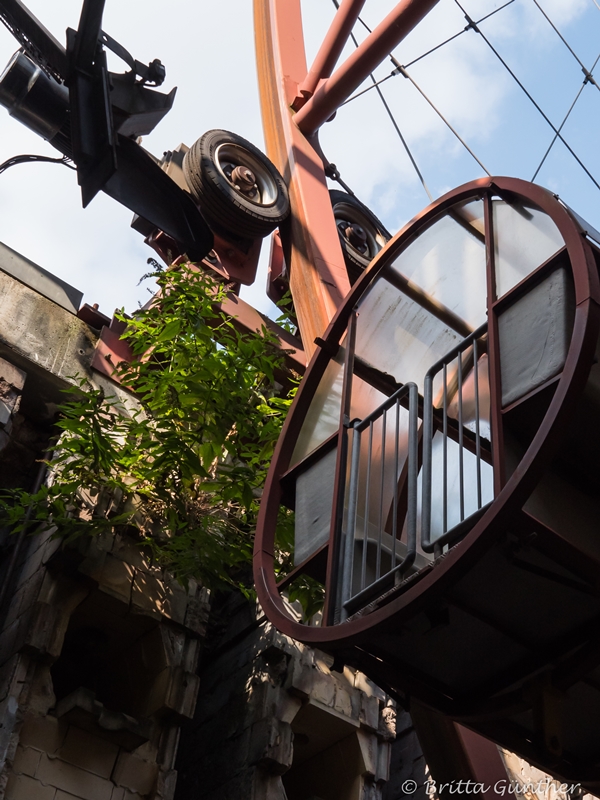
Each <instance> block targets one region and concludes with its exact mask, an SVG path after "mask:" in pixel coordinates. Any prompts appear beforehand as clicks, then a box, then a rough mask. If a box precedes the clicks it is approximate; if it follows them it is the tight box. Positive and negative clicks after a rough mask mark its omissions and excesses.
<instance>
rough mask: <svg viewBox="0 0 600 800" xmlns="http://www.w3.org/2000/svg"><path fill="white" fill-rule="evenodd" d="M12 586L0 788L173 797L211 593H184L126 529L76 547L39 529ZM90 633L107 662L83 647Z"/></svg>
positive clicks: (112, 799)
mask: <svg viewBox="0 0 600 800" xmlns="http://www.w3.org/2000/svg"><path fill="white" fill-rule="evenodd" d="M15 588H16V591H15V592H14V594H13V596H12V598H11V600H10V604H9V608H8V613H7V615H6V618H5V620H4V622H3V625H2V631H1V632H0V704H1V705H0V717H1V718H2V723H3V724H2V728H0V748H1V750H0V756H1V758H2V770H1V772H0V796H4V797H6V798H7V800H38V798H39V800H72V798H81V800H125V799H126V798H127V799H128V800H141V798H148V800H150V798H151V799H152V800H171V799H172V797H173V792H174V787H175V782H176V773H175V771H174V759H175V754H176V750H177V742H178V736H179V728H180V726H181V722H182V721H183V720H184V719H186V718H191V717H192V715H193V711H194V707H195V703H196V695H197V691H198V678H197V676H196V674H195V670H196V662H197V658H198V653H199V642H200V640H201V639H202V637H203V635H204V631H205V624H206V618H207V613H208V594H207V592H206V591H205V590H203V589H202V588H201V587H199V586H197V585H196V584H192V585H191V586H190V587H189V589H188V590H187V591H186V590H184V589H183V588H182V587H181V586H179V585H178V584H176V583H175V582H174V581H173V580H172V578H170V577H169V576H168V575H167V574H165V573H164V572H162V571H161V570H160V569H159V568H157V567H154V566H152V565H151V564H150V563H149V562H148V561H147V560H146V559H144V557H143V555H142V553H141V552H140V549H139V547H137V546H136V544H135V542H133V541H130V540H127V539H126V538H123V537H120V536H106V537H102V538H101V539H90V540H87V541H86V540H81V541H80V542H78V543H77V546H76V547H75V548H73V547H66V546H65V545H64V544H63V543H62V542H61V541H60V540H59V539H54V538H52V537H51V535H50V534H46V535H39V536H36V537H34V538H32V540H31V542H30V546H29V548H28V550H27V552H25V553H24V554H23V564H22V569H21V570H20V575H19V579H18V582H17V584H16V587H15ZM90 632H92V634H91V633H90ZM90 635H93V636H96V637H100V643H101V648H100V650H99V651H98V652H97V653H94V652H91V655H92V656H94V657H96V658H98V659H101V660H102V661H101V666H102V669H101V670H94V668H93V665H92V664H91V663H90V661H89V659H88V660H87V661H86V657H87V656H88V655H90V653H87V655H86V651H85V648H84V649H83V651H82V650H81V646H82V642H85V641H88V642H89V641H90ZM69 637H71V640H72V641H74V642H75V644H76V645H78V646H79V650H77V648H75V649H73V648H72V649H71V650H70V651H69V648H68V646H67V645H66V644H65V643H67V644H68V642H69ZM73 654H75V658H74V657H73ZM77 658H79V659H80V661H79V662H78V661H77ZM81 659H83V660H81ZM82 669H87V673H88V674H87V677H86V676H84V677H83V678H82V681H83V685H82V686H78V685H77V684H78V682H79V678H80V676H81V674H82V672H81V670H82ZM78 670H79V671H78ZM94 675H96V676H98V675H99V676H100V679H101V680H100V681H99V682H97V683H94V684H93V683H91V682H90V681H91V680H92V678H93V677H94ZM102 678H106V680H102ZM57 687H58V688H59V689H60V694H59V693H58V691H57ZM65 692H66V694H65Z"/></svg>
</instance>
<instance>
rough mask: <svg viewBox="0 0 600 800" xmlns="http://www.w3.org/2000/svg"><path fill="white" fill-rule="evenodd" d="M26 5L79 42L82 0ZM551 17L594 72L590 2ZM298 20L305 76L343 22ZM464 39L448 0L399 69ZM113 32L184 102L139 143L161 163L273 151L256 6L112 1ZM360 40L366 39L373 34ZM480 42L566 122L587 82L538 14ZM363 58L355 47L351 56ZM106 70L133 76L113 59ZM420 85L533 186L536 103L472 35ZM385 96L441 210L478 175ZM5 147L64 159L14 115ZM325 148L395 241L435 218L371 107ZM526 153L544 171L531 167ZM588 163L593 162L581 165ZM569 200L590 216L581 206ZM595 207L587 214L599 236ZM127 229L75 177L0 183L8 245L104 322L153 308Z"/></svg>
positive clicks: (124, 219) (426, 70) (2, 46)
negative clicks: (207, 134) (208, 153)
mask: <svg viewBox="0 0 600 800" xmlns="http://www.w3.org/2000/svg"><path fill="white" fill-rule="evenodd" d="M27 2H28V5H29V6H30V7H31V9H32V10H33V11H34V13H36V14H37V15H38V16H39V17H40V19H41V20H42V21H43V22H44V23H45V24H46V25H47V27H49V28H50V29H51V30H52V32H53V33H54V34H55V36H56V37H57V38H58V39H59V40H60V41H64V31H65V28H66V27H67V26H71V27H76V26H77V23H78V17H79V10H80V5H81V0H54V2H52V3H51V4H49V3H48V0H27ZM461 2H462V0H461ZM540 2H541V3H542V5H543V7H544V8H545V9H546V11H547V13H548V14H549V15H550V17H551V18H552V19H553V21H554V22H555V23H556V24H557V25H558V26H559V27H560V28H561V30H562V31H563V33H564V34H565V35H568V39H569V41H570V42H572V43H573V46H574V47H575V49H576V50H577V51H578V52H581V53H582V55H585V57H586V58H587V57H588V54H589V53H592V52H594V55H592V56H591V57H590V59H591V60H593V58H595V55H596V54H597V52H595V48H596V47H597V41H598V38H599V37H598V33H600V11H598V10H597V9H596V8H595V7H594V5H593V2H592V0H540ZM464 3H465V7H466V8H467V11H468V13H470V14H471V15H473V16H474V17H477V18H480V17H481V16H484V15H485V14H487V13H489V12H491V11H493V10H494V9H495V8H498V7H499V6H500V5H501V4H502V0H464ZM302 5H303V12H304V15H305V20H304V35H305V41H306V46H307V52H308V62H309V64H310V62H311V60H312V58H313V57H314V54H315V52H316V50H317V48H318V46H319V43H320V41H321V40H322V37H323V35H324V33H325V32H326V30H327V27H328V25H329V23H330V21H331V19H332V16H333V12H334V8H333V4H332V3H331V2H330V0H302ZM394 5H395V0H367V3H366V4H365V8H364V18H365V19H366V20H367V21H368V23H369V24H371V25H375V24H377V23H378V21H379V20H381V19H382V18H383V17H384V16H385V14H386V13H387V12H388V11H389V10H390V9H391V8H392V7H393V6H394ZM465 24H466V22H465V19H464V17H463V15H462V12H461V11H460V9H459V8H458V7H457V5H456V4H455V3H454V2H453V1H452V0H440V3H439V4H438V5H437V6H436V8H435V9H434V11H433V12H432V13H431V14H430V15H429V16H428V17H427V18H426V19H425V20H424V22H423V23H422V24H421V25H420V26H419V27H418V28H417V29H416V30H415V31H413V32H412V33H411V34H410V35H409V36H408V37H407V38H406V40H405V41H404V42H403V43H401V45H400V46H399V47H398V48H396V50H395V55H396V57H397V58H398V60H399V61H400V62H401V63H408V62H410V61H411V60H412V59H414V58H416V57H417V56H419V55H420V54H421V53H423V52H425V51H426V50H428V49H430V48H431V47H433V46H435V45H436V44H438V43H439V42H441V41H443V40H444V39H446V38H447V37H448V36H451V35H452V34H454V33H456V32H458V31H460V30H462V29H463V28H464V27H465ZM104 28H105V29H106V30H107V31H108V32H109V33H110V34H111V35H112V36H113V37H114V38H115V39H117V41H119V42H120V43H121V44H123V45H124V46H125V47H126V48H127V49H128V50H129V51H130V52H131V53H132V54H133V55H134V57H135V58H137V59H139V60H140V61H146V62H147V61H149V60H151V59H153V58H160V59H161V60H162V61H163V63H164V64H165V66H166V69H167V80H166V84H165V88H166V89H170V88H171V87H172V86H174V85H177V86H178V87H179V89H178V95H177V98H176V101H175V106H174V108H173V110H172V111H171V112H170V113H169V114H168V115H167V117H166V118H165V119H164V120H163V122H162V123H161V124H160V125H159V126H158V127H157V129H156V131H155V132H154V133H153V134H152V135H151V136H149V137H148V138H147V139H146V140H145V142H144V144H145V146H147V147H148V148H149V149H150V150H152V152H154V153H156V154H160V153H161V152H162V151H163V150H165V149H168V148H172V147H173V146H175V145H177V144H178V143H179V142H181V141H184V142H186V143H187V144H191V143H192V142H193V141H194V140H195V139H196V138H198V137H199V136H200V135H201V134H202V133H203V132H204V131H206V130H208V129H210V128H216V127H223V128H226V129H228V130H233V131H235V132H237V133H239V134H241V135H243V136H245V137H246V138H248V139H250V140H251V141H253V142H254V143H255V144H257V145H258V146H262V144H263V136H262V129H261V120H260V109H259V101H258V92H257V86H256V69H255V63H254V32H253V19H252V2H251V0H222V2H220V3H215V2H208V1H207V0H205V2H190V0H171V2H170V3H169V4H168V5H165V4H164V2H159V1H158V0H124V2H123V1H122V2H120V3H117V2H116V0H107V3H106V8H105V17H104ZM356 30H357V35H358V36H359V38H360V39H362V38H364V36H365V35H366V32H365V31H363V30H362V29H361V28H360V27H357V29H356ZM482 30H484V32H486V34H487V35H489V37H490V39H491V40H492V41H493V42H494V44H495V45H496V46H497V47H498V49H499V50H500V51H501V52H502V53H504V54H507V58H508V59H509V60H510V63H511V64H513V65H514V67H515V69H516V70H517V72H519V74H521V73H524V74H525V76H526V79H527V81H528V85H531V86H532V87H533V90H534V93H536V96H540V97H541V98H542V102H543V103H544V104H545V107H547V108H548V109H549V111H551V112H552V113H553V114H554V116H555V117H557V118H560V115H561V114H562V113H564V111H563V109H565V108H567V107H568V104H569V103H570V102H571V99H572V97H573V96H574V94H575V91H576V90H577V88H578V85H580V82H581V73H580V70H579V67H578V65H577V64H576V63H575V62H574V61H573V59H572V57H571V56H570V55H569V54H568V53H567V52H566V50H565V48H564V46H563V45H562V44H561V43H560V41H559V40H558V37H557V36H556V34H555V33H554V31H552V29H551V28H550V26H549V25H548V23H547V22H546V20H544V18H543V16H542V15H541V14H540V12H539V11H538V10H537V9H536V8H535V5H534V4H533V3H532V2H530V0H526V1H525V0H523V1H521V0H516V1H515V2H514V3H512V5H511V6H509V7H508V8H507V9H505V10H503V11H500V12H499V13H498V14H496V15H495V16H494V17H492V18H491V19H490V20H488V21H487V22H485V23H482ZM16 49H17V44H16V42H14V40H13V39H12V38H11V37H10V35H9V34H8V32H7V31H5V30H4V29H0V68H1V67H2V66H3V64H4V63H6V62H7V61H8V59H9V57H10V55H11V54H12V53H13V52H14V50H16ZM352 49H353V46H352V45H351V44H349V45H348V47H347V48H346V51H345V52H346V53H348V52H350V51H351V50H352ZM111 66H112V67H113V68H115V69H122V68H123V67H122V65H121V64H119V63H117V62H115V60H114V59H112V57H111ZM391 69H392V65H391V64H390V63H389V61H386V62H385V63H384V64H383V65H382V66H381V67H380V68H379V69H378V70H377V71H376V74H377V76H378V77H380V78H381V77H384V76H385V75H386V74H389V72H390V70H391ZM410 72H411V74H412V75H413V76H414V78H415V80H417V81H418V83H419V84H420V85H421V86H422V88H423V90H424V91H425V92H426V93H427V94H428V95H429V96H430V97H431V98H432V100H433V101H434V102H435V103H436V105H438V106H439V108H440V110H441V111H442V113H444V114H445V115H446V116H447V117H448V119H449V121H450V122H451V123H452V124H453V125H454V126H455V127H456V129H457V130H458V131H459V133H460V134H461V135H462V136H463V137H464V138H465V139H466V140H467V142H468V143H469V145H470V146H472V148H473V149H474V151H475V152H476V153H477V154H478V155H479V156H480V158H481V159H482V161H484V163H486V165H487V166H488V167H489V169H490V170H491V171H492V172H493V171H495V170H496V169H497V167H496V165H497V164H501V165H503V169H504V171H507V170H510V171H512V172H513V173H515V174H517V175H519V176H521V177H530V174H531V169H532V168H531V163H533V161H535V158H536V157H537V155H536V154H537V153H538V152H539V151H540V143H539V130H540V127H539V126H537V127H535V128H532V129H531V130H532V131H534V133H530V131H529V127H528V126H529V124H530V123H529V122H528V120H530V119H534V118H535V112H532V111H531V110H530V109H529V108H528V107H527V114H529V113H531V115H532V116H531V117H528V116H527V115H526V114H525V113H524V112H523V108H525V107H526V104H527V101H523V100H522V99H521V96H520V94H519V90H518V89H517V88H516V87H515V85H514V83H513V82H512V80H511V79H510V77H509V76H508V75H507V73H506V72H505V71H504V69H503V67H502V66H501V65H500V64H499V63H498V61H497V60H496V59H495V57H494V56H493V54H492V53H491V52H490V51H489V49H488V48H487V46H486V45H485V43H484V42H483V40H482V39H481V37H479V36H478V35H477V34H476V33H474V32H473V31H469V32H467V33H464V34H462V35H461V36H459V37H458V38H457V39H456V40H455V41H454V42H453V43H451V44H448V45H446V46H445V47H443V48H441V49H440V50H438V51H437V52H436V53H435V54H432V55H431V56H428V57H427V58H425V59H423V60H422V61H419V62H418V63H417V64H415V65H414V66H413V67H412V68H411V70H410ZM366 85H368V84H367V83H366V84H365V86H366ZM383 91H384V93H385V96H386V98H387V99H388V102H389V104H390V107H391V108H392V110H393V113H394V115H395V117H396V119H397V121H398V124H399V125H400V127H401V129H402V131H403V133H404V135H405V137H406V139H407V141H408V143H409V146H410V147H411V150H412V151H413V153H414V156H415V158H416V159H417V161H418V163H419V165H420V167H421V170H422V172H423V173H424V176H425V179H426V181H427V183H428V184H429V186H430V188H431V189H432V191H433V192H434V194H439V193H441V192H442V191H444V190H445V189H446V188H447V187H448V186H451V185H458V184H460V183H462V182H463V181H465V180H467V179H470V178H472V177H475V176H477V175H480V174H481V169H480V168H479V167H478V166H477V165H476V164H475V163H474V162H473V161H472V159H471V158H470V157H469V156H468V155H467V154H466V153H465V152H464V150H463V148H462V146H461V145H460V144H458V143H457V142H456V140H455V139H454V137H453V136H452V134H451V133H450V132H449V131H448V129H447V128H446V127H445V125H444V124H443V123H442V122H441V121H440V120H439V118H438V117H437V116H436V115H435V113H434V112H433V111H432V110H431V109H430V108H429V107H428V106H427V104H426V103H425V101H424V100H423V99H422V98H421V97H420V96H419V95H418V93H417V92H416V91H415V90H414V88H413V87H412V86H410V84H409V83H408V82H407V81H406V80H405V79H404V78H402V77H394V78H391V79H390V80H389V81H387V82H386V83H385V84H383ZM586 91H587V90H586ZM594 100H595V97H594ZM0 131H1V136H0V160H4V159H5V158H8V157H9V156H11V155H14V154H16V153H22V152H47V153H51V154H53V155H55V154H56V153H55V152H54V151H52V150H51V148H49V146H48V145H46V144H45V143H44V142H43V141H42V140H41V139H38V138H37V137H36V136H34V135H33V134H30V133H29V132H28V131H27V130H26V129H25V128H23V127H22V126H20V125H19V124H18V123H16V122H15V121H13V120H11V119H10V118H9V117H8V115H7V114H6V112H5V111H4V110H3V109H0ZM570 135H571V134H570ZM532 136H534V137H535V138H534V139H533V140H532V138H531V137H532ZM321 140H322V143H323V146H324V149H325V152H326V153H327V155H328V157H329V158H330V159H331V160H332V161H334V162H335V163H336V164H337V165H338V167H340V169H341V170H342V173H343V176H344V178H345V179H346V180H347V181H348V183H349V184H350V185H351V186H352V187H353V188H354V189H355V191H356V192H357V193H358V194H359V195H360V196H361V198H362V199H364V200H365V201H366V202H367V203H370V204H372V206H373V208H374V210H375V211H376V212H377V213H378V214H380V215H381V216H382V217H383V218H384V222H386V223H387V224H388V226H389V227H391V228H397V227H398V226H399V225H400V224H401V223H402V222H404V221H405V220H406V219H407V218H408V217H410V216H412V215H413V214H414V213H416V212H417V211H418V210H419V208H420V207H422V206H423V205H425V203H426V197H425V194H424V191H423V189H422V187H421V186H420V184H419V182H418V179H417V177H416V175H415V173H414V170H413V167H412V166H411V164H410V162H409V160H408V157H407V156H406V154H405V152H404V150H403V148H402V145H401V144H400V141H399V140H398V137H397V134H396V133H395V131H394V129H393V127H392V125H391V123H390V121H389V119H388V118H387V116H386V114H385V111H384V110H383V108H382V107H381V103H380V101H379V99H378V98H377V96H376V93H375V92H374V91H372V92H369V93H368V94H367V95H365V97H363V98H360V99H359V100H357V101H355V102H353V103H351V104H350V105H348V106H346V107H345V108H343V109H341V110H340V111H339V113H338V116H337V119H336V120H335V121H334V122H332V123H330V124H327V125H325V126H324V128H323V130H322V134H321ZM587 140H588V141H589V145H588V148H589V152H590V153H591V152H593V143H594V137H593V136H592V135H588V137H587ZM545 141H546V140H545V139H544V142H545ZM530 151H531V152H532V153H533V154H534V155H531V156H529V155H527V154H528V153H529V152H530ZM557 152H558V151H557ZM581 155H582V156H583V157H584V160H585V159H586V153H585V152H582V153H581ZM588 157H591V156H588ZM488 161H489V162H490V163H489V164H488ZM563 162H564V166H563ZM546 169H547V171H546V172H545V173H542V176H541V177H542V179H543V175H544V174H547V175H548V179H549V180H550V179H551V180H552V181H553V185H554V186H557V187H558V191H566V189H562V187H563V186H565V187H568V192H569V193H573V192H577V187H578V186H580V185H582V184H581V181H583V182H585V181H587V179H586V178H585V177H582V175H581V174H580V171H579V168H577V167H576V166H574V164H573V163H572V162H570V161H569V160H568V159H558V160H556V161H553V160H552V156H551V158H550V159H549V160H548V166H547V168H545V170H546ZM561 170H563V171H562V172H561ZM525 173H527V174H525ZM578 181H579V183H578ZM586 188H587V185H586ZM584 194H585V192H584ZM588 194H589V193H588ZM588 194H586V195H585V196H586V197H587V196H588ZM590 197H591V195H590ZM568 199H569V202H570V203H571V205H573V206H575V207H578V208H580V206H578V202H577V196H575V197H571V196H569V198H568ZM596 206H597V203H596V204H595V205H594V206H592V207H591V208H590V209H589V210H588V209H585V208H583V209H581V210H582V212H583V213H584V216H585V215H587V216H589V217H590V219H591V221H592V222H595V224H596V225H599V224H600V221H599V220H595V217H596V216H598V215H597V212H596V210H595V208H596ZM130 216H131V215H130V213H129V212H128V211H127V210H126V209H123V208H122V207H120V206H119V205H118V204H117V203H115V202H113V201H112V200H110V199H109V198H107V197H105V196H98V197H97V198H96V199H95V200H94V201H93V202H92V204H91V205H90V206H89V208H88V209H86V210H85V211H83V210H82V209H81V207H80V199H79V189H78V187H77V185H76V182H75V177H74V175H73V174H72V173H71V172H69V171H68V170H66V169H65V168H63V167H57V166H50V165H26V166H20V167H15V168H13V169H11V170H8V171H7V172H6V173H4V174H3V175H1V176H0V240H2V241H5V242H6V243H7V244H9V245H10V246H12V247H14V248H15V249H18V250H20V251H22V252H23V253H25V255H28V256H29V257H30V258H32V259H33V260H36V261H38V262H39V263H41V264H42V265H43V266H45V267H46V268H47V269H50V270H51V271H53V272H55V273H56V274H58V275H60V276H61V277H62V278H64V279H66V280H69V281H71V282H72V283H74V284H75V285H76V286H78V287H79V288H81V289H83V290H84V291H85V293H86V300H88V302H100V304H101V307H102V308H103V309H104V310H105V311H109V312H110V311H112V308H114V307H115V306H116V305H122V304H125V305H126V306H127V307H129V308H131V307H132V306H135V302H136V300H137V299H138V298H139V299H145V297H146V293H145V290H144V289H143V288H136V283H137V280H138V277H139V276H140V274H142V273H143V272H144V271H145V269H146V265H145V261H146V258H147V257H148V256H151V255H152V251H150V250H149V249H148V248H147V247H146V246H145V245H144V244H143V242H142V239H141V237H140V236H139V234H137V233H135V232H134V231H131V230H130V229H129V222H130ZM266 252H268V247H265V253H266ZM263 261H264V257H263ZM263 285H264V277H259V279H258V281H257V283H256V284H255V286H254V287H253V288H252V290H251V297H252V302H254V303H256V304H258V305H263V307H266V305H267V303H266V298H265V297H264V294H263Z"/></svg>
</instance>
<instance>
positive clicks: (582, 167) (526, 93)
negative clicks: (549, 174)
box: [454, 0, 600, 189]
mask: <svg viewBox="0 0 600 800" xmlns="http://www.w3.org/2000/svg"><path fill="white" fill-rule="evenodd" d="M454 2H455V3H456V5H457V6H458V7H459V8H460V10H461V11H462V12H463V14H464V15H465V19H466V20H467V22H468V23H469V25H470V27H471V28H472V29H473V30H474V31H475V32H476V33H478V34H479V35H480V36H481V38H482V39H483V41H484V42H485V43H486V44H487V46H488V47H489V48H490V50H491V51H492V53H494V55H495V56H496V58H497V59H498V61H500V63H501V64H502V66H503V67H504V68H505V69H506V71H507V72H508V74H509V75H510V76H511V77H512V78H513V80H514V81H515V83H516V84H517V86H519V88H520V89H521V90H522V91H523V93H524V94H525V96H526V97H527V98H528V100H529V101H530V102H531V104H532V105H533V106H534V108H535V109H536V110H537V111H538V112H539V114H540V115H541V116H542V117H543V119H544V120H545V121H546V122H547V123H548V125H549V126H550V127H551V128H552V130H553V131H554V133H555V134H556V136H557V138H558V139H560V140H561V142H562V143H563V144H564V146H565V147H566V148H567V150H568V151H569V153H571V155H572V156H573V158H574V159H575V161H577V163H578V164H579V166H580V167H581V169H582V170H583V171H584V172H585V174H586V175H587V176H588V178H589V179H590V180H591V181H592V183H593V184H594V186H596V188H597V189H600V183H598V181H597V180H596V178H594V176H593V175H592V173H591V172H590V171H589V169H588V168H587V167H586V166H585V164H584V163H583V161H582V160H581V159H580V158H579V156H578V155H577V153H576V152H575V151H574V150H573V148H572V147H571V146H570V144H569V143H568V142H567V141H566V140H565V138H564V137H563V136H562V134H561V133H560V131H559V130H558V129H557V128H556V126H555V125H554V124H553V123H552V122H551V121H550V119H549V117H548V116H547V115H546V114H545V113H544V111H543V110H542V108H541V107H540V105H539V104H538V103H537V102H536V101H535V100H534V98H533V96H532V95H531V94H530V93H529V91H528V90H527V89H526V88H525V86H524V85H523V84H522V83H521V81H520V80H519V78H517V76H516V75H515V73H514V72H513V71H512V70H511V68H510V67H509V66H508V64H507V63H506V61H505V60H504V59H503V58H502V56H501V55H500V53H499V52H498V51H497V50H496V48H495V47H494V45H493V44H492V43H491V42H490V40H489V39H488V38H487V37H486V36H485V34H483V33H482V32H481V30H480V29H479V28H478V27H477V25H476V24H475V22H474V21H473V20H472V19H471V18H470V17H469V15H468V14H467V12H466V11H465V9H464V8H463V7H462V6H461V4H460V2H459V0H454Z"/></svg>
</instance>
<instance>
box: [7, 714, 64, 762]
mask: <svg viewBox="0 0 600 800" xmlns="http://www.w3.org/2000/svg"><path fill="white" fill-rule="evenodd" d="M67 729H68V726H67V725H66V724H65V723H64V722H62V721H61V720H58V719H56V718H55V717H38V716H33V715H32V714H28V715H27V716H26V717H25V719H24V721H23V727H22V728H21V735H20V737H19V742H20V744H22V745H23V746H24V747H35V748H36V749H38V750H43V751H44V752H45V753H48V754H49V755H55V754H56V753H57V752H58V751H59V749H60V748H61V747H62V744H63V742H64V740H65V736H66V734H67Z"/></svg>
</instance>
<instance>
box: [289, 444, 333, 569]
mask: <svg viewBox="0 0 600 800" xmlns="http://www.w3.org/2000/svg"><path fill="white" fill-rule="evenodd" d="M336 459H337V450H336V449H335V448H334V449H333V450H330V451H329V452H328V453H327V454H326V455H324V456H323V457H322V458H321V459H320V460H319V461H317V462H316V463H314V464H313V465H312V466H310V467H309V468H308V469H307V470H305V471H304V472H303V473H302V474H301V475H299V476H298V478H297V480H296V513H295V516H294V520H295V547H294V564H295V565H298V564H301V563H302V562H303V561H305V560H306V559H307V558H308V557H309V556H311V555H312V554H313V553H315V552H316V551H317V550H318V549H319V548H320V547H321V546H322V545H324V544H325V543H326V542H327V541H328V539H329V527H330V524H331V510H332V506H333V484H334V480H335V464H336Z"/></svg>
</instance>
